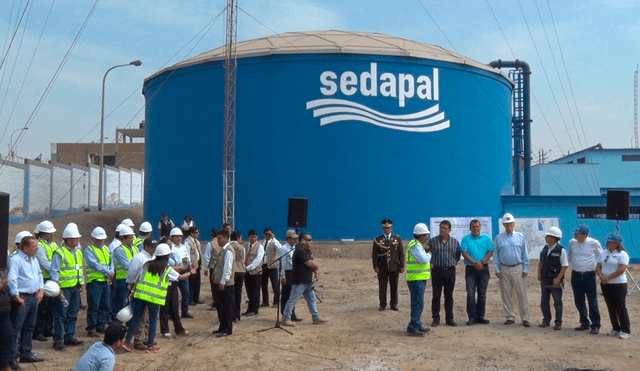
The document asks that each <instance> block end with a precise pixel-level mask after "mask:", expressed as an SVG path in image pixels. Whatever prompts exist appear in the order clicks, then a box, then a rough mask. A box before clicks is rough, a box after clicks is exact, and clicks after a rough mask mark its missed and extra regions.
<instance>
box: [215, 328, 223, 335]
mask: <svg viewBox="0 0 640 371" xmlns="http://www.w3.org/2000/svg"><path fill="white" fill-rule="evenodd" d="M222 332H223V331H222V330H221V329H217V330H215V331H214V332H213V333H214V334H220V333H222Z"/></svg>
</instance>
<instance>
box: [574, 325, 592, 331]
mask: <svg viewBox="0 0 640 371" xmlns="http://www.w3.org/2000/svg"><path fill="white" fill-rule="evenodd" d="M588 329H589V326H587V325H580V326H578V327H576V329H575V330H576V331H584V330H588Z"/></svg>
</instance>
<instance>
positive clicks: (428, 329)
mask: <svg viewBox="0 0 640 371" xmlns="http://www.w3.org/2000/svg"><path fill="white" fill-rule="evenodd" d="M418 331H420V332H425V333H426V332H429V331H431V329H430V328H428V327H420V328H419V329H418Z"/></svg>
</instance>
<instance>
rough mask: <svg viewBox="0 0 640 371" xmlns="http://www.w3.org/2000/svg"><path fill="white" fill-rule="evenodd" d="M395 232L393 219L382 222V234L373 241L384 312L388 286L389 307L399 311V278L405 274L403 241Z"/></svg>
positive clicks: (372, 258)
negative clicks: (389, 291)
mask: <svg viewBox="0 0 640 371" xmlns="http://www.w3.org/2000/svg"><path fill="white" fill-rule="evenodd" d="M391 232H393V222H392V221H391V219H384V220H383V221H382V234H381V235H379V236H378V237H376V238H374V239H373V248H372V249H371V260H372V262H373V270H374V272H376V274H377V275H378V296H379V302H380V306H379V307H378V310H380V311H383V310H384V309H385V308H386V307H387V285H388V286H389V287H390V289H391V298H390V300H389V306H390V307H391V310H396V311H397V310H398V277H399V276H400V273H402V272H404V259H405V256H404V249H403V247H402V239H401V238H400V236H398V235H397V234H393V233H391Z"/></svg>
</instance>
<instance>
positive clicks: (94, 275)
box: [87, 245, 111, 283]
mask: <svg viewBox="0 0 640 371" xmlns="http://www.w3.org/2000/svg"><path fill="white" fill-rule="evenodd" d="M89 249H91V251H93V253H94V254H96V257H97V258H98V264H100V265H106V266H107V267H108V266H109V264H110V263H111V254H109V247H107V246H102V248H101V249H100V248H98V246H96V245H91V246H89ZM93 281H98V282H106V281H107V277H105V276H104V273H102V272H100V271H97V270H95V269H93V268H91V266H90V265H89V264H87V283H89V282H93Z"/></svg>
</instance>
